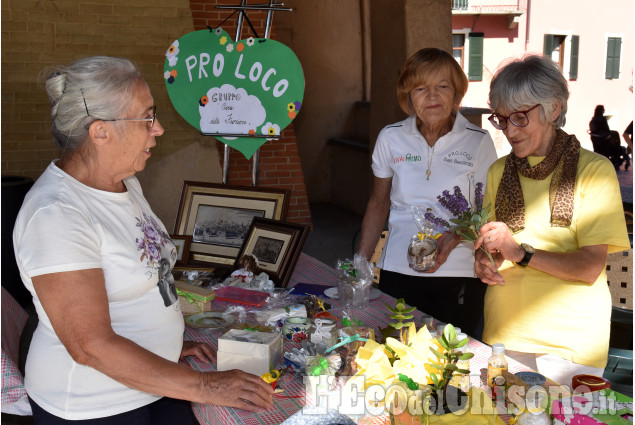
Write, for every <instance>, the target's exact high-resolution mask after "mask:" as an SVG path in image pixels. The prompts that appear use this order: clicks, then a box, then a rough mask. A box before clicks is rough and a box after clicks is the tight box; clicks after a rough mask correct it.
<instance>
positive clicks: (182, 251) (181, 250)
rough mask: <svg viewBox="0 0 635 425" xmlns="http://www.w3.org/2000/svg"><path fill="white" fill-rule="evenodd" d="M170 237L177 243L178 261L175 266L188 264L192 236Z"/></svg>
mask: <svg viewBox="0 0 635 425" xmlns="http://www.w3.org/2000/svg"><path fill="white" fill-rule="evenodd" d="M170 239H172V242H174V245H176V263H174V267H185V266H187V263H188V260H189V258H190V244H191V243H192V237H191V236H186V235H170Z"/></svg>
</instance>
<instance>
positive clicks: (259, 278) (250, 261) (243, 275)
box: [223, 254, 274, 292]
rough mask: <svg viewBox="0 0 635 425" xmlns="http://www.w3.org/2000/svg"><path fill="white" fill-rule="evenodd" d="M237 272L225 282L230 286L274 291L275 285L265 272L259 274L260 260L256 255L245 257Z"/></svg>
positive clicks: (241, 260)
mask: <svg viewBox="0 0 635 425" xmlns="http://www.w3.org/2000/svg"><path fill="white" fill-rule="evenodd" d="M238 267H240V268H238V269H237V270H234V271H233V272H232V273H231V274H230V275H229V276H228V277H227V278H226V279H225V280H224V282H223V283H224V284H225V285H228V286H237V287H240V288H246V289H256V290H260V291H267V292H269V291H272V290H273V288H274V283H273V281H272V280H271V279H269V276H268V275H267V273H265V272H260V273H258V272H259V268H258V258H256V256H255V255H252V254H247V255H243V256H242V257H241V259H240V261H239V265H238Z"/></svg>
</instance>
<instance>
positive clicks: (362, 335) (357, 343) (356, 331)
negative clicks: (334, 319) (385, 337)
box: [339, 325, 375, 376]
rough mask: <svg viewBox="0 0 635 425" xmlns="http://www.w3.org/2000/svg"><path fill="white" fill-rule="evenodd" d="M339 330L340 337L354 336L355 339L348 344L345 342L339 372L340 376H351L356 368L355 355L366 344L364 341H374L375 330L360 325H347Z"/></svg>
mask: <svg viewBox="0 0 635 425" xmlns="http://www.w3.org/2000/svg"><path fill="white" fill-rule="evenodd" d="M339 332H340V338H341V339H346V338H350V337H355V340H353V341H352V342H351V343H350V344H346V345H345V346H344V348H343V353H342V358H343V359H344V360H343V365H342V369H341V370H340V373H339V374H340V376H353V375H355V373H356V372H357V369H358V364H357V362H356V361H355V356H356V355H357V352H358V351H359V349H360V348H361V347H363V346H364V345H365V344H366V341H370V342H374V341H375V332H374V331H373V329H371V328H368V327H365V326H361V325H354V326H347V327H345V328H342V329H340V331H339Z"/></svg>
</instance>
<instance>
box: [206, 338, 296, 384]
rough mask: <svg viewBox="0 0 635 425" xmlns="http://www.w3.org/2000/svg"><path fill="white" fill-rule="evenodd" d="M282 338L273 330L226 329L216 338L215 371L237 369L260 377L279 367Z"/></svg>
mask: <svg viewBox="0 0 635 425" xmlns="http://www.w3.org/2000/svg"><path fill="white" fill-rule="evenodd" d="M282 355H283V341H282V337H281V336H280V335H279V334H277V333H265V332H254V331H247V330H238V329H230V330H229V331H228V332H227V333H225V334H224V335H223V336H221V337H220V338H219V339H218V352H217V355H216V357H217V360H216V362H217V364H216V366H217V370H218V371H225V370H231V369H239V370H242V371H245V372H249V373H253V374H254V375H258V376H261V375H263V374H265V373H269V372H270V371H271V370H273V369H279V368H280V367H281V366H282V358H283V357H282Z"/></svg>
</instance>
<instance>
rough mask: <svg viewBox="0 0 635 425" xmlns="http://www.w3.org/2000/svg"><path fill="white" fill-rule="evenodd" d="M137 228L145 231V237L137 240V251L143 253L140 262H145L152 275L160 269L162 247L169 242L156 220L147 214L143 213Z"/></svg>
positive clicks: (138, 219) (138, 220)
mask: <svg viewBox="0 0 635 425" xmlns="http://www.w3.org/2000/svg"><path fill="white" fill-rule="evenodd" d="M137 227H141V230H142V231H143V236H142V237H138V238H137V239H136V242H137V250H138V251H141V257H140V258H139V261H141V262H143V261H145V262H146V265H147V267H149V268H150V269H151V272H150V273H154V272H155V271H157V270H158V269H159V263H160V261H161V247H163V246H165V245H166V244H167V243H168V242H167V240H166V238H164V237H163V232H161V231H160V230H159V229H160V228H159V225H158V224H157V222H156V221H155V220H154V218H153V217H148V216H147V215H146V214H145V213H143V220H141V219H140V218H137Z"/></svg>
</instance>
